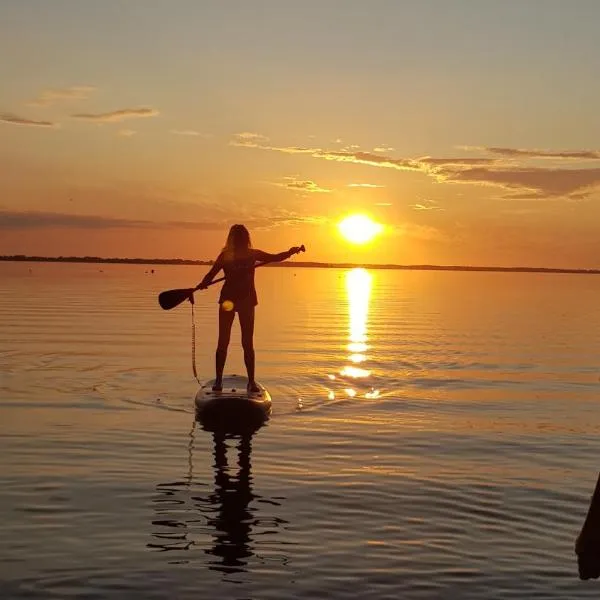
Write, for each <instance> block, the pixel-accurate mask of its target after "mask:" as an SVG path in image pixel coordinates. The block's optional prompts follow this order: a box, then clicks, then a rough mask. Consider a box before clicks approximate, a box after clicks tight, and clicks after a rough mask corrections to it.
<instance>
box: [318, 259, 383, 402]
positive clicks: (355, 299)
mask: <svg viewBox="0 0 600 600" xmlns="http://www.w3.org/2000/svg"><path fill="white" fill-rule="evenodd" d="M372 283H373V276H372V275H371V273H369V271H367V270H366V269H362V268H356V269H351V270H349V271H347V273H346V294H347V299H348V317H349V319H348V329H349V332H348V343H347V345H346V349H347V351H348V353H349V354H348V355H347V357H346V358H347V360H348V361H349V364H346V365H344V366H343V367H342V369H341V370H340V371H339V373H337V374H336V375H334V374H330V375H329V376H328V377H329V379H330V380H331V381H332V382H333V381H338V380H341V383H342V387H341V389H340V390H338V391H335V390H333V389H329V390H328V392H327V397H328V399H329V400H334V399H335V398H336V396H337V395H342V396H346V397H349V398H354V397H356V396H362V397H365V398H377V397H378V396H379V394H380V391H379V390H378V389H375V388H374V387H373V385H372V372H371V370H370V369H368V368H367V367H368V364H367V363H368V360H369V354H368V352H369V349H370V346H369V336H368V320H369V302H370V299H371V289H372Z"/></svg>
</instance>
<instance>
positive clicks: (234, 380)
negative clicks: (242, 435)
mask: <svg viewBox="0 0 600 600" xmlns="http://www.w3.org/2000/svg"><path fill="white" fill-rule="evenodd" d="M214 383H215V381H214V379H211V380H210V381H207V382H206V383H204V385H202V387H201V388H200V389H199V390H198V393H197V394H196V398H195V405H196V415H197V417H198V420H199V421H200V422H201V423H202V425H203V426H204V428H205V429H208V430H210V431H213V430H216V429H219V430H224V431H231V432H232V433H235V432H237V431H239V430H241V429H244V430H247V429H258V428H259V427H260V426H261V425H262V424H263V423H264V422H265V421H266V420H267V419H268V418H269V416H270V414H271V404H272V402H271V395H270V394H269V392H268V391H267V390H266V388H265V387H264V386H262V385H260V384H258V387H259V391H258V392H248V389H247V385H248V379H247V378H246V377H242V376H240V375H228V376H225V377H223V389H222V390H221V391H213V389H212V388H213V385H214Z"/></svg>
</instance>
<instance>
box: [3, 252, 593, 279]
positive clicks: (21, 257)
mask: <svg viewBox="0 0 600 600" xmlns="http://www.w3.org/2000/svg"><path fill="white" fill-rule="evenodd" d="M0 261H4V262H71V263H92V264H93V263H97V264H104V263H112V264H146V265H197V266H209V265H212V264H213V263H214V260H198V259H187V258H117V257H101V256H35V255H26V254H12V255H10V254H6V255H0ZM266 266H270V267H288V268H289V267H299V268H325V269H349V268H363V269H389V270H415V271H488V272H526V273H574V274H583V275H600V268H598V269H583V268H560V267H522V266H491V265H487V266H485V265H484V266H479V265H435V264H411V265H401V264H394V263H329V262H317V261H298V262H274V263H271V264H268V265H266Z"/></svg>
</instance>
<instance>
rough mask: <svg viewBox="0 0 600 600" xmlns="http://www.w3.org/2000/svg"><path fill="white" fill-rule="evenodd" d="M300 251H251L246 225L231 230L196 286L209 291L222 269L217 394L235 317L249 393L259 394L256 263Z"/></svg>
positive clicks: (278, 259) (216, 358) (215, 386)
mask: <svg viewBox="0 0 600 600" xmlns="http://www.w3.org/2000/svg"><path fill="white" fill-rule="evenodd" d="M300 250H301V248H300V247H298V246H294V247H293V248H290V249H289V250H287V251H286V252H280V253H279V254H269V253H268V252H263V251H262V250H255V249H254V248H252V243H251V242H250V233H249V232H248V230H247V229H246V227H244V226H243V225H233V226H232V227H231V229H230V230H229V235H228V236H227V243H226V244H225V247H224V248H223V250H222V251H221V254H219V256H218V257H217V260H215V263H214V264H213V266H212V268H211V269H210V271H209V272H208V273H207V274H206V275H205V276H204V279H202V281H201V282H200V283H199V284H198V286H197V289H204V288H206V287H207V286H208V285H209V284H210V282H211V281H212V280H213V279H214V277H215V275H216V274H217V273H218V272H219V271H220V270H221V269H223V272H224V273H225V283H224V284H223V287H222V288H221V295H220V296H219V341H218V343H217V352H216V355H215V369H216V377H215V383H214V385H213V388H212V389H213V390H214V391H221V390H222V389H223V369H224V368H225V360H226V359H227V347H228V346H229V338H230V336H231V326H232V325H233V320H234V318H235V313H237V314H238V317H239V319H240V328H241V330H242V348H243V349H244V363H245V365H246V371H247V372H248V391H249V392H259V391H260V388H259V387H258V386H257V385H256V381H255V380H254V340H253V338H254V307H255V306H256V305H257V304H258V300H257V297H256V288H255V287H254V267H255V265H256V263H257V262H280V261H282V260H285V259H286V258H289V257H290V256H292V255H293V254H296V253H298V252H300Z"/></svg>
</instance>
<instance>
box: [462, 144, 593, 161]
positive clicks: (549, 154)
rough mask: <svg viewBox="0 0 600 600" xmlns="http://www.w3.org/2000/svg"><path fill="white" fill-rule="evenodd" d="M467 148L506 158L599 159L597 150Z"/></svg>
mask: <svg viewBox="0 0 600 600" xmlns="http://www.w3.org/2000/svg"><path fill="white" fill-rule="evenodd" d="M465 149H468V150H482V151H484V152H489V153H490V154H497V155H499V156H505V157H508V158H554V159H571V160H600V151H599V150H535V149H533V150H527V149H523V148H503V147H499V146H483V147H473V146H465Z"/></svg>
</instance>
